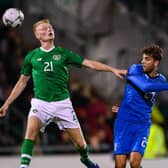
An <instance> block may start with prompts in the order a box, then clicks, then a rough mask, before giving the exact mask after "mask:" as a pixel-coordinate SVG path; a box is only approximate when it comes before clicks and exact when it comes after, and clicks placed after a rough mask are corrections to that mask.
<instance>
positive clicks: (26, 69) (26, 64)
mask: <svg viewBox="0 0 168 168" xmlns="http://www.w3.org/2000/svg"><path fill="white" fill-rule="evenodd" d="M31 56H32V53H28V54H27V55H26V57H25V59H24V61H23V65H22V68H21V74H23V75H25V76H30V75H31V73H32V65H31Z"/></svg>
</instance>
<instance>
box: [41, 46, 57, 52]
mask: <svg viewBox="0 0 168 168" xmlns="http://www.w3.org/2000/svg"><path fill="white" fill-rule="evenodd" d="M54 48H55V46H53V47H52V48H50V49H48V50H46V49H44V48H42V47H40V49H41V50H42V51H44V52H50V51H52V50H53V49H54Z"/></svg>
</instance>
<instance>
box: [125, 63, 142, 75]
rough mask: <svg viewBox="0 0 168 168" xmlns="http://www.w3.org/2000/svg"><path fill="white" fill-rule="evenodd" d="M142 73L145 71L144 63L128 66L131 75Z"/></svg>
mask: <svg viewBox="0 0 168 168" xmlns="http://www.w3.org/2000/svg"><path fill="white" fill-rule="evenodd" d="M140 73H143V68H142V64H132V65H131V66H130V67H129V68H128V74H129V75H135V74H140Z"/></svg>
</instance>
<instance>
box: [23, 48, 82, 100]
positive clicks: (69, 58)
mask: <svg viewBox="0 0 168 168" xmlns="http://www.w3.org/2000/svg"><path fill="white" fill-rule="evenodd" d="M83 60H84V58H83V57H81V56H79V55H78V54H76V53H74V52H72V51H69V50H67V49H65V48H61V47H57V48H53V49H52V50H51V51H49V52H45V51H43V50H42V49H41V48H37V49H34V50H33V51H31V52H30V53H28V54H27V55H26V57H25V59H24V62H23V66H22V70H21V73H22V74H23V75H25V76H30V75H32V78H33V84H34V97H35V98H39V99H42V100H45V101H48V102H51V101H58V100H63V99H66V98H68V97H69V91H68V80H69V71H68V65H70V64H71V65H75V66H78V67H81V64H82V62H83Z"/></svg>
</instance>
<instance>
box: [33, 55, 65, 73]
mask: <svg viewBox="0 0 168 168" xmlns="http://www.w3.org/2000/svg"><path fill="white" fill-rule="evenodd" d="M64 66H65V59H64V57H63V56H62V55H61V54H57V53H56V54H39V55H37V56H35V57H33V58H32V68H33V69H34V70H39V71H45V72H49V71H54V70H56V69H58V68H61V67H64Z"/></svg>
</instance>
